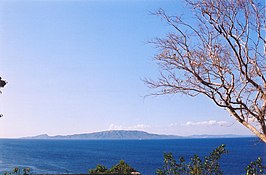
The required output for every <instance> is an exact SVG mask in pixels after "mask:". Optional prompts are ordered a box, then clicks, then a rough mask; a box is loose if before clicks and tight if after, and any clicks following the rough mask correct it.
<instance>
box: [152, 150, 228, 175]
mask: <svg viewBox="0 0 266 175" xmlns="http://www.w3.org/2000/svg"><path fill="white" fill-rule="evenodd" d="M225 153H227V150H226V149H225V145H221V146H219V147H218V148H216V149H215V150H213V151H212V152H211V154H210V155H209V156H207V157H205V158H204V160H201V159H200V157H199V156H198V155H195V156H194V157H193V158H191V161H190V162H188V163H186V160H185V159H184V158H183V157H180V158H179V163H177V162H176V160H175V159H174V157H173V155H172V153H165V154H164V165H163V167H162V169H158V170H157V172H156V174H157V175H211V174H215V175H221V174H223V172H222V170H221V168H220V165H219V162H218V161H219V159H220V158H221V155H222V154H225Z"/></svg>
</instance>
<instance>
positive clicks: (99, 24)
mask: <svg viewBox="0 0 266 175" xmlns="http://www.w3.org/2000/svg"><path fill="white" fill-rule="evenodd" d="M159 8H163V9H165V10H166V11H168V12H169V13H170V14H182V13H183V15H184V16H186V15H187V16H188V15H189V13H190V12H189V10H188V9H186V6H185V4H184V2H182V1H178V0H172V1H171V0H161V1H157V0H154V1H144V0H129V1H122V0H110V1H107V0H102V1H101V0H100V1H96V0H95V1H67V0H65V1H64V0H63V1H55V2H53V1H30V0H29V1H7V0H6V1H5V0H4V1H0V75H1V76H2V77H3V79H6V80H7V81H8V84H7V86H6V87H5V88H4V89H2V91H3V94H2V95H0V112H1V113H3V114H4V117H3V118H0V137H1V138H3V137H4V138H7V137H10V138H14V137H22V136H29V135H38V134H44V133H47V134H49V135H57V134H64V135H65V134H76V133H87V132H95V131H103V130H111V129H127V130H131V129H132V130H134V129H138V130H144V131H148V132H153V133H160V134H176V135H191V134H229V133H230V134H249V132H248V131H247V129H245V128H244V127H242V126H240V125H239V124H238V123H237V122H235V121H234V119H232V118H231V117H230V116H229V115H228V114H227V112H226V111H224V110H223V109H220V108H218V107H216V106H215V105H214V104H213V103H212V102H210V101H209V100H208V99H206V98H205V97H202V96H199V97H196V98H191V97H188V96H184V95H175V96H165V97H163V96H161V97H146V98H144V96H145V95H148V94H149V93H151V92H152V91H151V90H150V89H148V88H147V87H146V85H145V84H144V83H143V81H142V79H144V78H150V77H151V78H156V76H157V75H158V67H157V66H156V64H155V63H154V61H153V56H154V55H155V54H156V53H157V50H156V49H155V48H154V46H152V45H150V44H147V42H148V41H149V40H151V39H153V38H154V37H160V36H164V35H165V34H166V33H167V32H168V31H169V30H170V28H169V26H167V25H166V24H165V22H163V21H162V20H161V19H160V18H159V17H156V16H153V15H151V14H150V12H154V11H156V10H158V9H159Z"/></svg>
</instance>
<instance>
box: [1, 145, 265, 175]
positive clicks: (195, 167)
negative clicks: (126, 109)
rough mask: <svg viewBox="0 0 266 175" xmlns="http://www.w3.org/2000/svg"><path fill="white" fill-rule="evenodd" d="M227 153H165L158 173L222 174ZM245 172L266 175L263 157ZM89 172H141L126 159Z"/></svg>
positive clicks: (15, 174) (24, 172)
mask: <svg viewBox="0 0 266 175" xmlns="http://www.w3.org/2000/svg"><path fill="white" fill-rule="evenodd" d="M227 153H228V151H227V150H226V149H225V145H224V144H222V145H221V146H219V147H217V148H216V149H214V150H213V151H212V152H211V153H210V154H209V156H206V157H204V159H202V158H200V157H199V156H198V155H194V157H192V158H191V159H190V162H187V161H186V160H185V158H184V157H180V158H179V161H178V162H177V161H176V160H175V158H174V156H173V154H172V153H165V154H164V162H163V166H162V168H159V169H157V171H156V175H222V174H223V171H222V169H221V166H220V164H219V160H220V158H221V156H222V155H223V154H227ZM245 172H246V173H245V174H246V175H263V174H264V175H265V174H266V165H263V161H262V158H261V157H258V159H257V160H255V161H253V162H251V163H250V164H249V165H248V166H246V168H245ZM30 174H32V173H31V169H30V168H24V169H19V168H17V167H16V168H14V169H13V171H12V172H5V173H4V174H3V175H30ZM88 174H89V175H97V174H98V175H104V174H109V175H111V174H113V175H129V174H136V175H139V174H140V173H138V172H137V171H136V170H135V169H134V168H132V167H131V166H129V165H128V164H127V163H126V162H125V161H124V160H120V161H119V163H118V164H116V165H115V166H113V167H111V168H110V169H108V168H106V167H105V166H104V165H97V166H96V167H95V168H94V169H90V170H89V172H88Z"/></svg>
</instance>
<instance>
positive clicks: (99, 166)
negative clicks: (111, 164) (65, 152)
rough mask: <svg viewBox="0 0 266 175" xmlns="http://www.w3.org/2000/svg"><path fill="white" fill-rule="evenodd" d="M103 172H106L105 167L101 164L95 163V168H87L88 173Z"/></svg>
mask: <svg viewBox="0 0 266 175" xmlns="http://www.w3.org/2000/svg"><path fill="white" fill-rule="evenodd" d="M105 172H107V168H106V167H105V166H103V165H97V166H96V168H94V169H90V170H89V174H99V173H105Z"/></svg>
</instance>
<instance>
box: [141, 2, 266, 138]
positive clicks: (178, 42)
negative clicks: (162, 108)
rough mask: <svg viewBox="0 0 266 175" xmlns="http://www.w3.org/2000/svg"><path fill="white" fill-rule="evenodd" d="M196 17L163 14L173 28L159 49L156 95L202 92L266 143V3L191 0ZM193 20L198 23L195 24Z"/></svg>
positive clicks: (151, 82)
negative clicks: (188, 18) (186, 19)
mask: <svg viewBox="0 0 266 175" xmlns="http://www.w3.org/2000/svg"><path fill="white" fill-rule="evenodd" d="M186 2H187V4H188V6H189V7H190V8H191V11H192V14H193V15H194V17H195V18H193V19H192V20H191V22H190V23H189V22H186V21H185V20H184V19H182V18H181V17H178V16H169V15H167V14H166V13H165V12H164V11H163V10H162V9H161V10H159V11H158V12H156V13H155V14H156V15H159V16H160V17H162V18H163V19H164V20H165V21H166V22H167V23H168V24H169V25H170V26H172V27H173V32H171V33H169V34H167V36H166V37H165V38H156V39H154V40H153V41H151V42H152V43H153V44H155V45H156V46H157V47H158V49H159V53H158V54H157V55H156V56H155V60H156V61H157V63H158V64H159V66H160V68H161V72H160V76H159V78H158V79H157V80H151V79H147V80H145V81H146V83H147V84H148V86H149V87H151V88H156V89H157V91H156V92H155V93H154V95H165V94H176V93H184V94H187V95H190V96H192V97H193V96H196V95H199V94H203V95H205V96H207V97H208V98H209V99H211V100H212V101H213V102H214V103H215V104H216V105H217V106H219V107H221V108H225V109H227V111H228V112H229V113H230V115H231V116H233V117H234V118H235V119H236V120H237V121H238V122H240V123H241V124H242V125H244V126H245V127H246V128H248V129H249V130H250V131H252V132H253V133H254V134H255V135H256V136H258V137H259V138H261V139H262V140H263V141H264V142H265V143H266V125H265V122H266V119H265V116H266V58H265V53H266V40H265V21H266V19H265V6H264V4H260V3H259V1H255V0H191V1H190V0H186ZM260 2H263V1H260ZM191 23H193V24H191Z"/></svg>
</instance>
